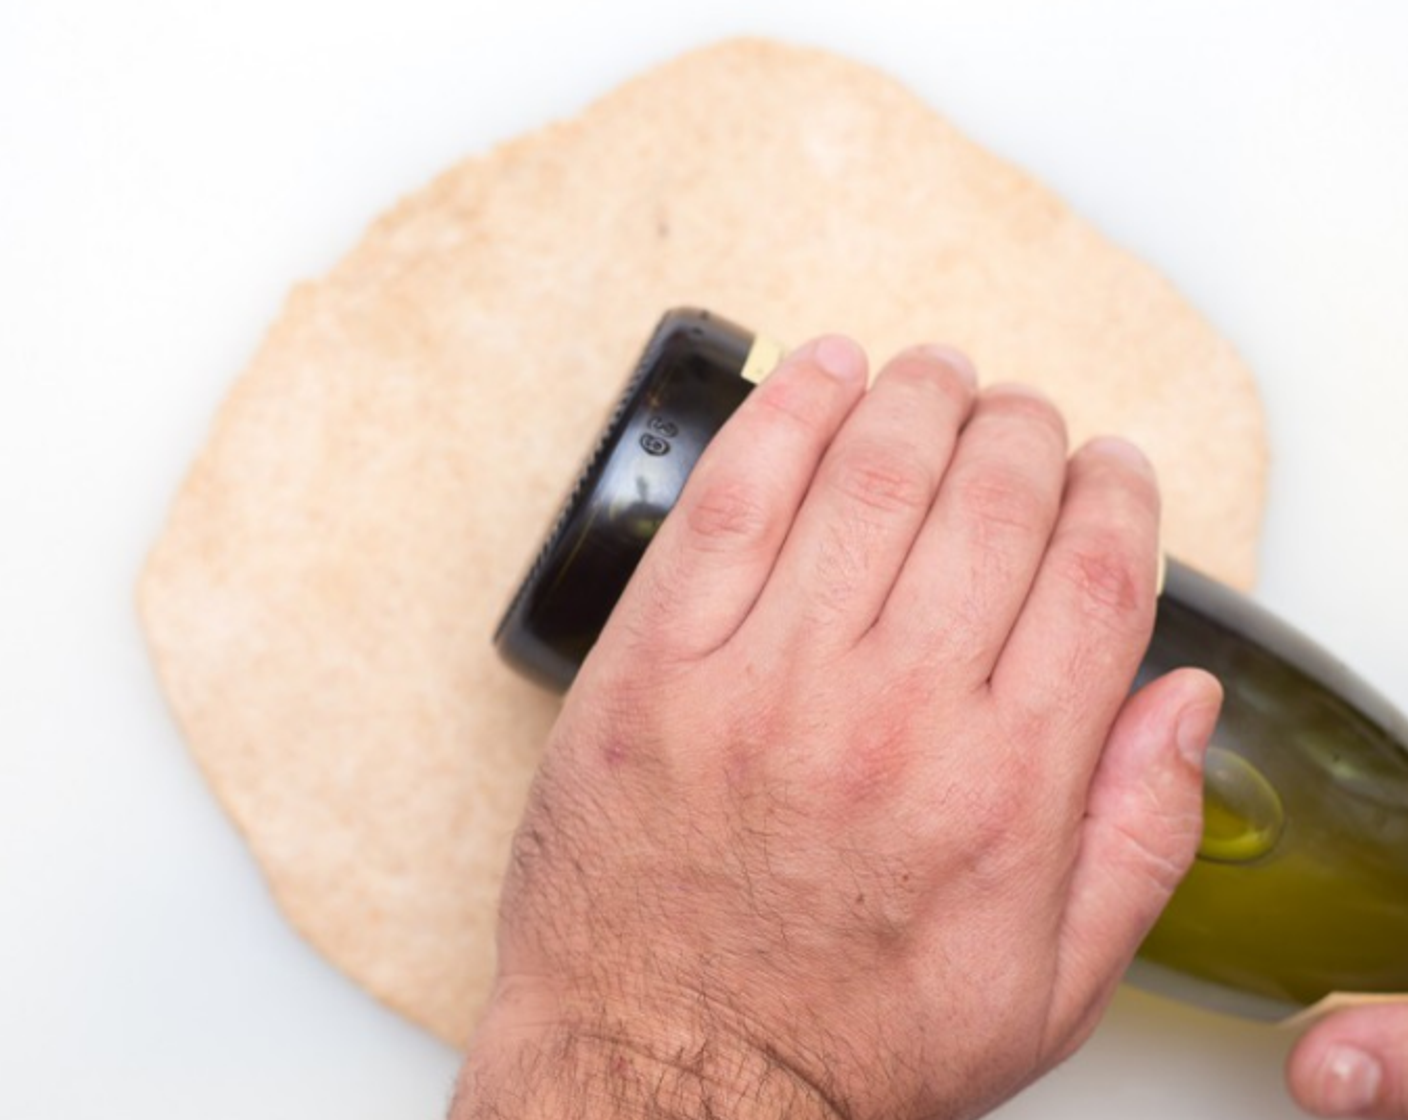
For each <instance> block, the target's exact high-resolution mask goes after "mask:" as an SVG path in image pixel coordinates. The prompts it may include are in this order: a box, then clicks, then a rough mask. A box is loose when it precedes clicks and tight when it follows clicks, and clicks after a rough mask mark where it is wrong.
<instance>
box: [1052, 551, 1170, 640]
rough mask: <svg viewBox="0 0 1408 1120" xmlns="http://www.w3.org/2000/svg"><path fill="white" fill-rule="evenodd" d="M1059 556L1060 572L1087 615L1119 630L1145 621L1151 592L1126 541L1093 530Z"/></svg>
mask: <svg viewBox="0 0 1408 1120" xmlns="http://www.w3.org/2000/svg"><path fill="white" fill-rule="evenodd" d="M1060 556H1061V558H1060V560H1059V561H1058V565H1057V566H1058V571H1057V575H1058V576H1059V577H1060V578H1062V579H1063V580H1064V581H1065V582H1066V584H1067V585H1068V586H1069V587H1070V588H1071V591H1072V594H1073V596H1074V599H1075V602H1076V604H1077V605H1078V607H1079V609H1080V611H1081V614H1082V615H1083V616H1084V617H1085V618H1087V619H1089V620H1091V621H1092V622H1095V623H1102V624H1104V625H1106V626H1108V627H1110V628H1112V629H1119V630H1133V629H1137V628H1139V627H1141V626H1142V625H1144V623H1145V619H1146V617H1147V616H1148V615H1150V613H1151V610H1152V596H1151V594H1150V592H1149V590H1147V589H1146V588H1145V586H1144V585H1145V583H1146V582H1147V581H1146V580H1145V579H1144V578H1143V576H1142V573H1141V572H1140V570H1139V568H1140V565H1139V564H1138V563H1137V562H1136V561H1135V559H1134V557H1133V556H1132V555H1131V552H1130V548H1129V545H1128V543H1127V542H1126V541H1124V540H1123V539H1121V538H1120V537H1118V536H1117V535H1116V534H1114V533H1111V532H1109V531H1091V532H1087V533H1085V534H1084V535H1083V536H1082V537H1081V539H1079V540H1077V541H1075V542H1073V543H1072V545H1071V547H1069V548H1068V549H1066V550H1064V551H1063V553H1061V554H1060Z"/></svg>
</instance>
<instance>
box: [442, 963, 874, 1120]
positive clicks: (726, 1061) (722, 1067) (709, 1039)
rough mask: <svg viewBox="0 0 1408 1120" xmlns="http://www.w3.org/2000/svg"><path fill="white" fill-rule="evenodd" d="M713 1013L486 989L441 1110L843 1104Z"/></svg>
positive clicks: (750, 1113)
mask: <svg viewBox="0 0 1408 1120" xmlns="http://www.w3.org/2000/svg"><path fill="white" fill-rule="evenodd" d="M501 991H502V989H501ZM701 1018H702V1019H705V1020H709V1021H708V1022H705V1023H701V1022H699V1021H697V1020H699V1019H701ZM717 1018H718V1017H717V1016H716V1015H715V1014H714V1012H713V1011H712V1010H709V1011H707V1012H705V1013H704V1014H702V1015H701V1014H700V1013H699V1009H698V1007H695V1008H694V1009H693V1011H692V1012H691V1013H690V1014H687V1015H683V1016H661V1015H658V1014H650V1015H646V1014H641V1013H639V1012H635V1013H631V1014H627V1013H625V1012H623V1011H622V1010H620V1009H611V1008H609V1007H606V1006H603V1005H597V1006H595V1007H593V1008H592V1009H591V1010H590V1012H586V1013H584V1012H583V1011H581V1010H577V1011H574V1012H568V1013H566V1014H564V1013H563V1012H562V1010H561V1008H553V1009H551V1010H549V1009H548V1008H546V1007H544V1006H543V1005H542V1003H541V1002H539V1001H537V1000H536V999H533V998H529V999H526V1000H525V999H523V998H522V997H521V995H520V996H514V997H509V998H506V999H496V1000H495V1004H494V1005H493V1006H491V1008H490V1009H489V1012H488V1014H487V1015H486V1017H485V1019H484V1021H483V1023H482V1024H481V1026H480V1028H479V1029H478V1030H477V1031H476V1032H475V1035H474V1038H473V1040H472V1041H471V1044H470V1050H469V1055H468V1058H467V1060H466V1062H465V1066H464V1070H463V1071H462V1073H461V1075H460V1083H459V1087H458V1091H457V1093H456V1097H455V1105H454V1107H453V1108H452V1109H451V1114H450V1120H506V1118H508V1117H513V1118H514V1120H724V1118H726V1120H784V1118H785V1120H840V1118H841V1117H843V1116H844V1115H846V1113H845V1112H844V1110H843V1108H842V1107H841V1106H840V1103H839V1102H837V1101H836V1100H835V1099H834V1098H833V1097H832V1096H831V1095H830V1092H829V1089H828V1086H826V1085H824V1084H822V1083H821V1082H820V1081H819V1080H818V1079H817V1078H815V1077H813V1076H810V1075H809V1074H808V1073H807V1072H806V1071H804V1070H802V1069H801V1068H800V1067H799V1066H798V1065H797V1064H796V1063H795V1062H792V1061H790V1060H789V1059H788V1058H786V1057H785V1056H784V1055H783V1054H782V1053H781V1051H779V1050H778V1049H777V1048H776V1047H775V1046H773V1045H771V1044H770V1043H769V1042H768V1041H766V1040H750V1039H747V1038H745V1037H744V1036H742V1035H741V1034H740V1033H739V1032H737V1031H736V1030H734V1029H732V1028H731V1026H730V1025H727V1024H725V1023H723V1022H719V1021H714V1020H716V1019H717Z"/></svg>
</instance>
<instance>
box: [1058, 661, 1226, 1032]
mask: <svg viewBox="0 0 1408 1120" xmlns="http://www.w3.org/2000/svg"><path fill="white" fill-rule="evenodd" d="M1221 703H1222V687H1221V685H1219V684H1218V682H1217V680H1216V678H1214V677H1212V676H1211V675H1209V674H1208V673H1205V672H1203V671H1202V670H1199V669H1179V670H1177V671H1175V672H1172V673H1169V674H1167V675H1166V676H1163V677H1160V678H1159V679H1157V680H1155V681H1152V682H1150V683H1149V684H1147V685H1145V686H1144V687H1143V688H1141V689H1140V690H1139V691H1138V692H1136V693H1134V695H1132V696H1130V697H1129V698H1128V699H1127V700H1126V701H1125V703H1124V706H1123V707H1122V708H1121V709H1120V712H1119V715H1118V716H1116V718H1115V722H1114V725H1113V727H1111V729H1110V734H1109V736H1108V737H1107V739H1106V742H1105V751H1104V754H1103V755H1102V756H1101V759H1100V762H1099V765H1098V766H1097V767H1096V769H1095V774H1094V776H1093V778H1092V779H1091V785H1090V792H1089V795H1088V797H1087V799H1086V812H1085V820H1084V823H1083V824H1082V827H1081V836H1080V849H1079V852H1078V854H1077V856H1076V863H1075V868H1074V871H1073V873H1072V878H1071V890H1070V896H1069V899H1068V902H1067V906H1066V913H1065V916H1064V919H1063V923H1062V928H1061V933H1060V937H1061V947H1060V972H1059V974H1058V976H1057V986H1056V992H1055V1000H1054V1002H1053V1005H1052V1022H1051V1027H1052V1029H1053V1030H1054V1031H1055V1032H1057V1033H1056V1034H1055V1037H1062V1036H1063V1035H1064V1036H1068V1037H1071V1038H1072V1040H1073V1042H1076V1043H1079V1042H1080V1041H1082V1040H1083V1039H1084V1037H1085V1035H1086V1034H1088V1033H1089V1031H1090V1030H1092V1029H1094V1026H1095V1023H1096V1021H1097V1020H1098V1018H1099V1016H1100V1014H1101V1013H1102V1012H1103V1011H1104V1008H1105V1005H1106V1004H1107V1003H1108V1002H1109V1000H1110V998H1111V996H1112V995H1113V994H1114V990H1115V988H1116V986H1117V985H1118V984H1119V980H1120V977H1121V975H1123V973H1124V970H1125V968H1126V967H1127V966H1128V964H1129V961H1130V959H1131V958H1132V957H1133V956H1134V952H1135V950H1136V949H1137V948H1138V947H1139V943H1140V942H1141V941H1142V940H1143V939H1144V936H1145V934H1147V933H1148V932H1149V928H1150V927H1151V926H1152V925H1153V924H1154V922H1155V921H1156V920H1157V918H1158V916H1159V914H1160V912H1161V911H1162V910H1163V908H1164V906H1165V905H1166V904H1167V902H1168V900H1169V896H1170V895H1172V894H1173V891H1174V888H1175V887H1177V886H1178V884H1179V882H1180V881H1181V880H1182V878H1183V876H1184V874H1185V873H1186V872H1187V870H1188V867H1189V865H1190V864H1191V863H1192V862H1193V857H1194V855H1195V854H1196V852H1197V848H1198V840H1199V838H1200V836H1201V834H1202V821H1203V803H1202V762H1203V754H1204V752H1205V750H1206V749H1207V745H1208V741H1209V739H1210V738H1211V737H1212V732H1213V727H1214V725H1215V724H1216V722H1217V715H1218V711H1219V708H1220V707H1221Z"/></svg>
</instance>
